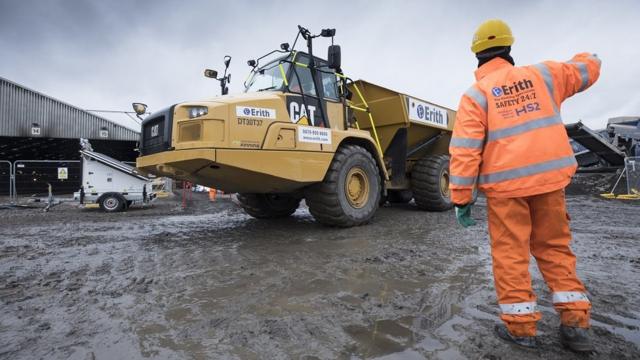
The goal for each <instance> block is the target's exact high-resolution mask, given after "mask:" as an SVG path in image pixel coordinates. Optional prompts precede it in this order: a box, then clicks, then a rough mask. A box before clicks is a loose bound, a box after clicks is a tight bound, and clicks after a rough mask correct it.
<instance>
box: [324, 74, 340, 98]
mask: <svg viewBox="0 0 640 360" xmlns="http://www.w3.org/2000/svg"><path fill="white" fill-rule="evenodd" d="M320 74H321V76H322V90H324V97H325V98H327V99H331V100H338V84H337V82H336V74H334V73H332V72H324V71H323V72H321V73H320Z"/></svg>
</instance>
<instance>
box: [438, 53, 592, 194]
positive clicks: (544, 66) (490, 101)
mask: <svg viewBox="0 0 640 360" xmlns="http://www.w3.org/2000/svg"><path fill="white" fill-rule="evenodd" d="M475 75H476V79H477V82H476V83H475V84H474V85H473V86H472V87H471V88H469V90H467V91H466V93H465V94H464V95H463V96H462V99H461V100H460V106H459V108H458V113H457V115H456V123H455V126H454V128H453V137H452V138H451V143H450V147H449V152H450V153H451V165H450V173H451V174H450V188H451V200H452V201H453V203H454V204H459V205H462V204H467V203H469V202H470V201H471V200H472V192H473V188H474V186H476V185H477V186H478V188H479V189H480V190H482V191H483V192H484V193H485V194H486V196H488V197H502V198H510V197H523V196H531V195H537V194H543V193H546V192H550V191H555V190H558V189H562V188H564V187H565V186H567V185H568V184H569V182H570V181H571V176H572V175H573V174H574V173H575V170H576V167H577V163H576V160H575V157H574V155H573V150H572V149H571V145H570V144H569V138H568V136H567V131H566V130H565V127H564V125H563V123H562V119H561V118H560V105H561V104H562V102H563V101H564V100H565V99H566V98H568V97H570V96H572V95H573V94H575V93H577V92H580V91H583V90H585V89H587V88H588V87H589V86H591V85H592V84H593V83H594V82H595V81H596V80H597V79H598V77H599V76H600V60H599V59H598V58H597V57H596V56H595V55H591V54H588V53H581V54H578V55H576V56H574V57H573V59H571V61H569V62H566V63H562V62H554V61H545V62H543V63H540V64H536V65H531V66H522V67H515V66H513V65H511V64H510V63H509V62H508V61H506V60H504V59H502V58H495V59H492V60H491V61H489V62H488V63H486V64H484V65H482V66H481V67H480V68H479V69H478V70H476V72H475Z"/></svg>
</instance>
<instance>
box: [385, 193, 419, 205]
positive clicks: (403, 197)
mask: <svg viewBox="0 0 640 360" xmlns="http://www.w3.org/2000/svg"><path fill="white" fill-rule="evenodd" d="M411 199H413V193H412V192H411V190H387V200H389V202H390V203H395V204H406V203H408V202H409V201H411Z"/></svg>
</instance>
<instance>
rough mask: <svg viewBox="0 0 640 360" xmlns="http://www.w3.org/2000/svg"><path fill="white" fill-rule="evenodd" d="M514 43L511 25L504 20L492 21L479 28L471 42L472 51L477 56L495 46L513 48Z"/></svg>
mask: <svg viewBox="0 0 640 360" xmlns="http://www.w3.org/2000/svg"><path fill="white" fill-rule="evenodd" d="M513 41H514V38H513V35H511V29H510V28H509V25H507V23H505V22H504V21H502V20H498V19H491V20H487V21H485V22H483V23H482V24H480V26H478V30H476V32H475V34H473V41H471V51H473V52H474V53H475V54H477V53H479V52H480V51H483V50H487V49H489V48H492V47H494V46H511V45H512V44H513Z"/></svg>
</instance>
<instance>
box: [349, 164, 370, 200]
mask: <svg viewBox="0 0 640 360" xmlns="http://www.w3.org/2000/svg"><path fill="white" fill-rule="evenodd" d="M344 187H345V189H344V190H345V193H346V195H347V200H348V201H349V204H351V206H353V207H354V208H358V209H359V208H362V207H363V206H364V205H365V204H366V203H367V200H369V191H370V190H369V178H368V177H367V174H366V173H365V172H364V170H362V169H361V168H359V167H354V168H352V169H351V170H349V173H348V174H347V181H345V184H344Z"/></svg>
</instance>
